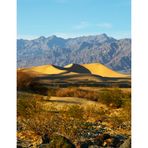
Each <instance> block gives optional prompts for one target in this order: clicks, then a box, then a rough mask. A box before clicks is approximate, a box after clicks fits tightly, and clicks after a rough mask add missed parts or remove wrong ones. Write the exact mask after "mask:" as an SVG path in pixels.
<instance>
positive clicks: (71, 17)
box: [17, 0, 131, 39]
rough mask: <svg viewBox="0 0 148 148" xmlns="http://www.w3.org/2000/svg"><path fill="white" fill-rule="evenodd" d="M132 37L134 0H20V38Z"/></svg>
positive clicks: (18, 8) (18, 19) (18, 4)
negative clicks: (132, 3) (53, 36)
mask: <svg viewBox="0 0 148 148" xmlns="http://www.w3.org/2000/svg"><path fill="white" fill-rule="evenodd" d="M101 33H106V34H108V35H109V36H112V37H115V38H118V39H119V38H127V37H130V36H131V1H130V0H17V34H18V38H24V39H33V38H37V37H39V36H45V37H48V36H51V35H57V36H60V37H64V38H69V37H76V36H83V35H97V34H101Z"/></svg>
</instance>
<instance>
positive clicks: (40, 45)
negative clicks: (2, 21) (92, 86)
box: [17, 34, 131, 73]
mask: <svg viewBox="0 0 148 148" xmlns="http://www.w3.org/2000/svg"><path fill="white" fill-rule="evenodd" d="M95 62H99V63H102V64H104V65H106V66H108V67H110V68H112V69H113V70H116V71H120V72H126V73H130V70H131V39H120V40H117V39H115V38H112V37H109V36H107V35H106V34H101V35H96V36H83V37H77V38H69V39H63V38H60V37H57V36H50V37H48V38H45V37H43V36H41V37H40V38H37V39H34V40H23V39H18V40H17V65H18V67H19V68H20V67H30V66H37V65H44V64H54V65H58V66H64V65H67V64H70V63H76V64H85V63H95Z"/></svg>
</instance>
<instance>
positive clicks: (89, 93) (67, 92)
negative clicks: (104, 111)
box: [56, 87, 98, 101]
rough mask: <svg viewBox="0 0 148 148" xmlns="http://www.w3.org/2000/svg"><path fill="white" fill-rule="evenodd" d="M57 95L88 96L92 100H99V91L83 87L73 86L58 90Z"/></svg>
mask: <svg viewBox="0 0 148 148" xmlns="http://www.w3.org/2000/svg"><path fill="white" fill-rule="evenodd" d="M56 96H59V97H79V98H86V99H89V100H92V101H97V100H98V93H97V92H95V91H87V90H81V89H77V88H72V87H70V88H63V89H59V90H57V92H56Z"/></svg>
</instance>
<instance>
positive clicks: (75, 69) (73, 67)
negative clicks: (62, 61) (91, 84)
mask: <svg viewBox="0 0 148 148" xmlns="http://www.w3.org/2000/svg"><path fill="white" fill-rule="evenodd" d="M65 69H67V70H68V72H75V73H80V74H91V71H89V70H88V69H87V68H85V67H83V66H82V65H79V64H69V65H67V66H65Z"/></svg>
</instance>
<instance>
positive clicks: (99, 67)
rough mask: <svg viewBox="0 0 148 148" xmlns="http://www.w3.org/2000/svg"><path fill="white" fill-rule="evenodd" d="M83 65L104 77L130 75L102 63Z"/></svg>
mask: <svg viewBox="0 0 148 148" xmlns="http://www.w3.org/2000/svg"><path fill="white" fill-rule="evenodd" d="M82 66H83V67H85V68H87V69H88V70H89V71H90V72H91V73H92V74H95V75H99V76H102V77H128V75H125V74H121V73H119V72H116V71H114V70H112V69H110V68H108V67H106V66H105V65H103V64H100V63H90V64H82Z"/></svg>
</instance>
